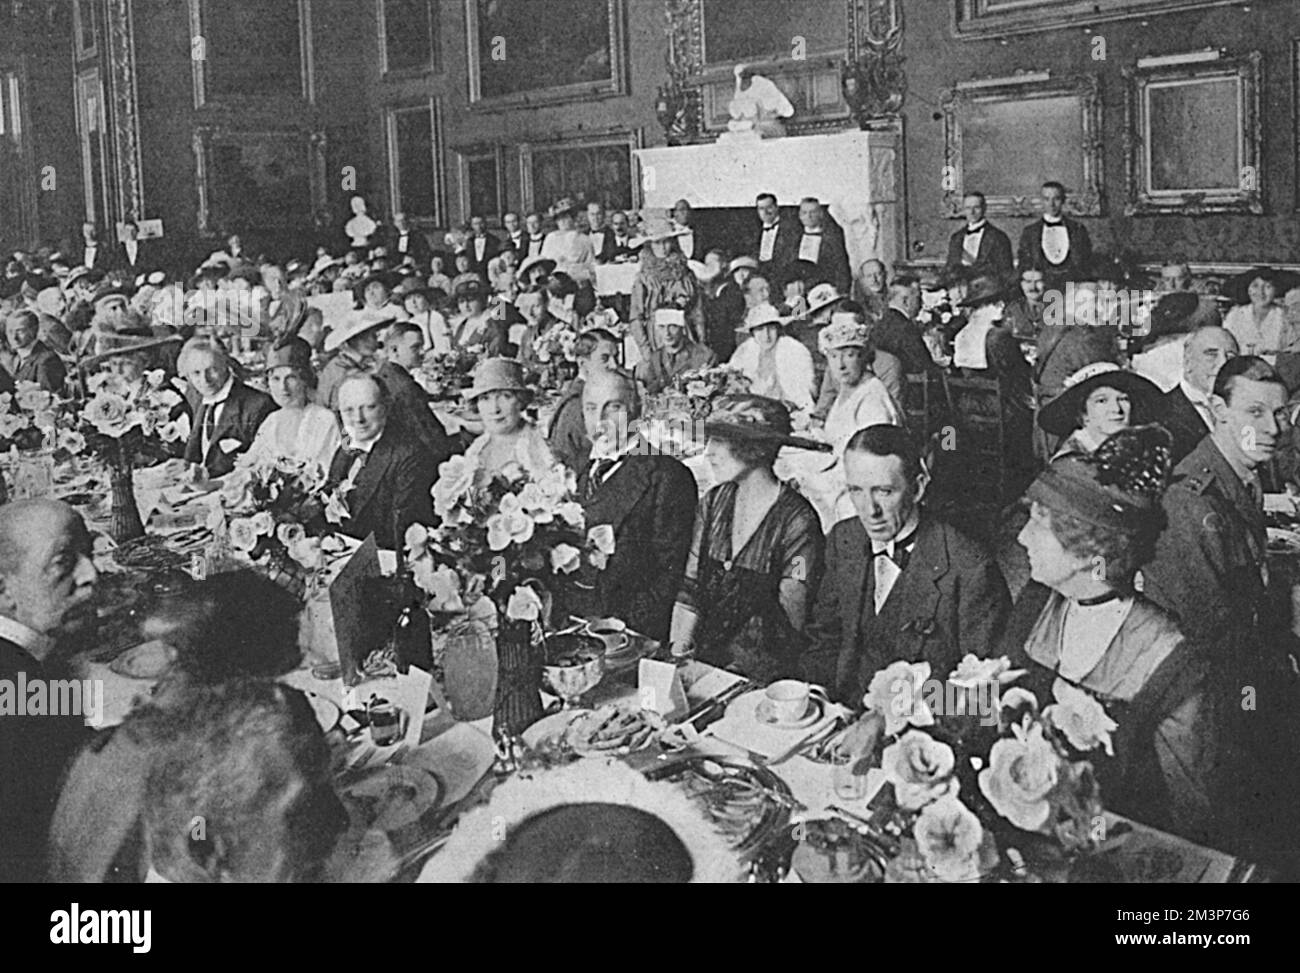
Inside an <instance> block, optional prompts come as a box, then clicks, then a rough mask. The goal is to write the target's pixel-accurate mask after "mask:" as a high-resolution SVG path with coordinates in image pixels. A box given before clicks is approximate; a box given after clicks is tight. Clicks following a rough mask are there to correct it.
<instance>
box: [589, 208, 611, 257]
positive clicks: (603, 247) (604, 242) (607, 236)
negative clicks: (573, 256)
mask: <svg viewBox="0 0 1300 973" xmlns="http://www.w3.org/2000/svg"><path fill="white" fill-rule="evenodd" d="M587 237H588V239H590V240H591V252H592V253H594V254H595V255H596V263H598V264H607V263H609V262H610V261H611V260H613V259H614V258H615V257H616V256H617V255H618V248H617V246H616V245H615V243H614V231H613V230H611V229H610V228H609V227H608V226H606V225H605V207H604V206H602V205H601V204H600V203H595V202H593V203H588V204H587Z"/></svg>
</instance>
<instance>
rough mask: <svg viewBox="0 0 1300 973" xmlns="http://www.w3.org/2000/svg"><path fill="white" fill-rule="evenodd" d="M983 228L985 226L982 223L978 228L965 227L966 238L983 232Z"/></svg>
mask: <svg viewBox="0 0 1300 973" xmlns="http://www.w3.org/2000/svg"><path fill="white" fill-rule="evenodd" d="M984 226H985V224H983V223H981V224H980V225H979V226H968V227H966V235H967V236H974V235H975V234H976V233H983V232H984Z"/></svg>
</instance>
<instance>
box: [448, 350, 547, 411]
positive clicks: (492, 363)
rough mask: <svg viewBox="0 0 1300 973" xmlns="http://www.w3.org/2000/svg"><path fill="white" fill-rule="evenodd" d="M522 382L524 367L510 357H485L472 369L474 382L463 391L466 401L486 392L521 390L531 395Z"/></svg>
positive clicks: (471, 400) (470, 400)
mask: <svg viewBox="0 0 1300 973" xmlns="http://www.w3.org/2000/svg"><path fill="white" fill-rule="evenodd" d="M532 391H533V390H532V389H530V388H529V387H528V386H527V385H525V384H524V369H523V366H522V365H520V364H519V362H517V361H514V360H513V359H510V358H485V359H483V361H481V362H479V365H478V367H477V368H476V369H474V383H473V384H472V385H471V386H470V387H469V388H467V389H466V390H465V391H464V396H465V399H466V401H468V402H473V401H474V400H475V399H477V398H478V397H479V396H480V395H486V394H487V393H488V392H521V393H523V394H525V395H532Z"/></svg>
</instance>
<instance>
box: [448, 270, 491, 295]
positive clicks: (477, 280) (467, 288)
mask: <svg viewBox="0 0 1300 973" xmlns="http://www.w3.org/2000/svg"><path fill="white" fill-rule="evenodd" d="M451 293H452V297H453V298H454V299H455V300H457V301H463V300H465V299H467V298H469V299H471V300H487V285H486V284H484V283H483V278H482V277H480V276H479V275H478V274H461V275H460V276H459V277H457V278H456V279H455V280H453V281H452V282H451Z"/></svg>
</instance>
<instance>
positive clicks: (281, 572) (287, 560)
mask: <svg viewBox="0 0 1300 973" xmlns="http://www.w3.org/2000/svg"><path fill="white" fill-rule="evenodd" d="M253 565H254V567H256V568H257V570H258V572H259V573H261V574H263V575H264V576H265V577H266V578H267V579H268V580H270V581H274V582H275V583H276V584H278V585H279V586H280V587H281V588H283V589H284V590H285V591H287V592H289V594H291V595H293V596H294V597H295V598H297V599H298V600H299V601H301V602H306V601H307V598H308V596H309V591H308V582H309V580H310V572H309V571H308V570H307V569H306V568H305V567H303V566H302V565H301V564H299V563H298V562H297V561H295V560H294V559H293V558H291V557H289V555H288V554H286V553H284V552H283V551H273V552H271V553H270V554H267V555H266V556H265V557H260V558H258V559H257V560H256V561H254V562H253Z"/></svg>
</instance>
